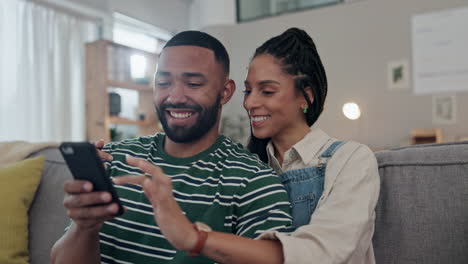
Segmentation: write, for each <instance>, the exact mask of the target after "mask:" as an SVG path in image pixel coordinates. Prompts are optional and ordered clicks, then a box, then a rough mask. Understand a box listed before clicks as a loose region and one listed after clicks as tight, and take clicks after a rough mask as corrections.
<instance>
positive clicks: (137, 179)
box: [112, 175, 147, 185]
mask: <svg viewBox="0 0 468 264" xmlns="http://www.w3.org/2000/svg"><path fill="white" fill-rule="evenodd" d="M145 179H147V177H146V176H143V175H141V176H120V177H114V178H112V180H113V181H114V183H115V184H119V185H125V184H138V185H143V182H144V181H145Z"/></svg>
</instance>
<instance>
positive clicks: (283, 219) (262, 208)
mask: <svg viewBox="0 0 468 264" xmlns="http://www.w3.org/2000/svg"><path fill="white" fill-rule="evenodd" d="M234 200H235V204H236V207H235V210H234V212H235V215H234V217H235V218H236V220H235V222H236V230H235V232H236V235H240V236H244V237H250V238H257V237H258V236H260V235H261V234H262V233H264V232H266V231H273V230H275V231H279V232H290V231H291V230H290V229H291V225H292V217H291V205H290V203H289V200H288V195H287V193H286V190H285V189H284V186H283V185H282V184H281V183H280V180H279V178H278V176H277V175H276V174H275V173H274V172H273V170H271V169H269V168H268V169H263V170H260V171H258V172H257V173H255V175H254V176H253V177H251V178H248V179H247V182H246V183H245V187H244V188H241V189H240V191H239V192H238V193H237V194H236V195H235V197H234Z"/></svg>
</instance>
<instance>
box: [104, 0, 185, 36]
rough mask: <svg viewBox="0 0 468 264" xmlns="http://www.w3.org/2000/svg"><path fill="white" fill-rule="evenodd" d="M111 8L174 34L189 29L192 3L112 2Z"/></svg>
mask: <svg viewBox="0 0 468 264" xmlns="http://www.w3.org/2000/svg"><path fill="white" fill-rule="evenodd" d="M109 8H110V10H111V11H114V12H119V13H122V14H125V15H127V16H131V17H134V18H136V19H139V20H142V21H144V22H147V23H150V24H153V25H155V26H158V27H160V28H163V29H165V30H168V31H170V32H172V33H177V32H179V31H182V30H186V29H187V28H188V27H189V10H190V1H187V0H110V1H109Z"/></svg>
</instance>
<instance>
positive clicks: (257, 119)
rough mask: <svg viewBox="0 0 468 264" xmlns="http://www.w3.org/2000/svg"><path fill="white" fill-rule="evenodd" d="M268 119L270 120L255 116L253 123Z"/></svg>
mask: <svg viewBox="0 0 468 264" xmlns="http://www.w3.org/2000/svg"><path fill="white" fill-rule="evenodd" d="M267 119H268V116H253V117H252V121H254V122H260V121H263V120H267Z"/></svg>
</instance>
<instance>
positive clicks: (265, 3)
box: [237, 0, 344, 22]
mask: <svg viewBox="0 0 468 264" xmlns="http://www.w3.org/2000/svg"><path fill="white" fill-rule="evenodd" d="M342 2H344V0H237V21H238V22H245V21H250V20H255V19H260V18H264V17H270V16H276V15H280V14H283V13H288V12H295V11H299V10H303V9H309V8H317V7H321V6H326V5H332V4H337V3H342Z"/></svg>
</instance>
